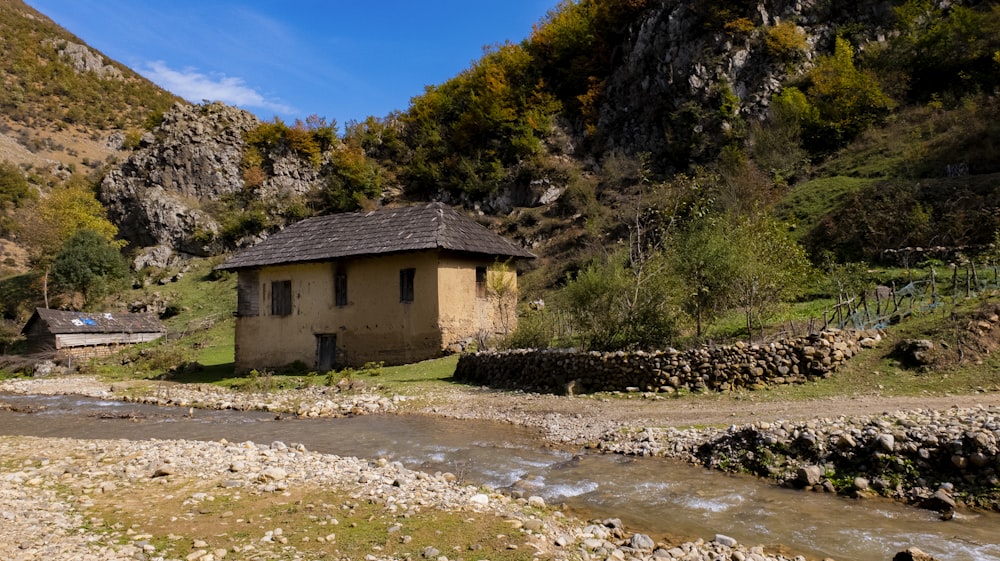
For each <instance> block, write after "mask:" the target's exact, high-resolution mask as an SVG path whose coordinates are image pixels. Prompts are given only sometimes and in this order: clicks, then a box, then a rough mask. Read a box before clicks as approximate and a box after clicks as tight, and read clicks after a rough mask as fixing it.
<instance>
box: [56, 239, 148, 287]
mask: <svg viewBox="0 0 1000 561" xmlns="http://www.w3.org/2000/svg"><path fill="white" fill-rule="evenodd" d="M128 276H129V268H128V263H126V261H125V259H124V258H123V257H122V255H121V253H119V250H118V248H117V247H116V246H115V244H114V243H113V242H110V241H109V240H107V239H106V238H105V237H104V236H102V235H101V234H99V233H97V232H95V231H94V230H89V229H84V230H80V231H78V232H77V233H76V234H74V235H73V237H71V238H70V239H69V240H67V241H66V243H65V244H64V245H63V247H62V249H61V250H60V251H59V253H58V255H56V257H55V259H54V260H53V261H52V279H53V281H54V283H55V285H56V287H58V289H59V290H61V291H64V292H79V293H81V294H83V296H84V299H85V303H93V302H95V301H98V300H100V299H101V298H103V297H104V296H106V295H107V294H108V293H109V291H111V290H113V289H115V288H119V287H123V285H124V283H125V281H126V280H127V279H128Z"/></svg>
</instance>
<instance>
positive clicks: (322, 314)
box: [218, 203, 534, 372]
mask: <svg viewBox="0 0 1000 561" xmlns="http://www.w3.org/2000/svg"><path fill="white" fill-rule="evenodd" d="M533 257H534V256H533V255H531V253H529V252H528V251H526V250H524V249H523V248H521V247H518V246H517V245H515V244H513V243H511V242H510V241H508V240H506V239H504V238H503V237H501V236H498V235H497V234H494V233H493V232H491V231H489V230H488V229H486V228H485V227H483V226H481V225H480V224H478V223H476V222H475V221H473V220H471V219H470V218H468V217H466V216H464V215H462V214H460V213H459V212H457V211H455V210H454V209H452V208H450V207H448V206H447V205H444V204H441V203H431V204H426V205H420V206H411V207H403V208H391V209H380V210H376V211H372V212H359V213H344V214H334V215H329V216H320V217H315V218H310V219H306V220H303V221H301V222H298V223H295V224H292V225H291V226H289V227H287V228H285V229H284V230H282V231H280V232H277V233H275V234H273V235H271V236H270V237H268V238H267V239H266V240H264V241H263V242H261V243H259V244H257V245H255V246H253V247H251V248H249V249H246V250H244V251H241V252H239V253H237V254H236V255H234V256H232V257H231V258H230V259H229V260H228V261H226V262H225V263H223V264H222V265H220V266H219V267H218V269H220V270H224V271H226V270H228V271H236V272H237V275H238V279H237V286H238V288H237V290H238V303H237V310H236V369H237V370H238V371H246V370H249V369H254V368H256V369H260V368H275V367H280V366H284V365H287V364H290V363H292V362H296V361H301V362H303V363H305V364H307V365H309V366H310V367H311V368H315V369H316V370H317V371H319V372H325V371H327V370H330V369H332V368H334V367H337V366H357V365H362V364H364V363H366V362H369V361H382V362H384V363H386V364H403V363H408V362H414V361H418V360H424V359H428V358H432V357H435V356H439V355H441V354H442V353H443V352H446V351H449V350H452V351H454V350H458V349H461V348H464V346H465V344H466V343H468V342H470V341H473V340H476V339H477V338H481V337H484V336H491V335H494V334H500V333H505V332H509V331H510V330H512V329H514V327H515V325H516V313H515V311H516V310H515V306H516V303H517V274H516V272H515V270H514V267H513V266H508V263H510V262H511V261H514V260H519V259H530V258H533Z"/></svg>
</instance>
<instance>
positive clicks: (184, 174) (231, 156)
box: [99, 103, 322, 256]
mask: <svg viewBox="0 0 1000 561" xmlns="http://www.w3.org/2000/svg"><path fill="white" fill-rule="evenodd" d="M259 125H260V122H259V121H258V119H257V118H256V117H255V116H254V115H253V114H251V113H249V112H247V111H243V110H241V109H237V108H234V107H229V106H227V105H225V104H222V103H210V104H205V105H188V104H182V103H178V104H175V105H174V107H173V108H172V109H171V110H170V111H168V112H167V113H165V114H164V116H163V121H162V123H160V125H158V126H157V127H156V128H154V129H153V131H152V132H147V133H145V134H144V135H143V136H142V139H141V140H140V143H139V148H138V150H136V151H135V152H134V153H132V154H131V156H129V158H128V159H127V160H126V161H125V162H123V163H122V164H121V165H119V166H117V167H115V168H113V169H111V170H110V171H109V172H108V174H107V175H106V176H105V178H104V180H103V181H102V182H101V188H100V193H99V197H100V199H101V201H102V202H103V203H104V204H105V205H106V207H107V209H108V216H109V218H110V219H111V220H112V221H113V222H114V223H115V224H117V225H118V227H119V234H120V235H121V237H123V238H124V239H126V240H128V241H129V242H130V243H131V244H132V245H133V246H135V247H151V246H158V247H161V248H169V250H173V251H178V252H181V253H186V254H191V255H197V256H206V255H212V254H215V253H218V252H219V251H221V250H222V249H223V248H222V247H221V242H220V239H219V236H218V234H219V231H220V224H221V223H222V222H223V221H224V220H225V218H226V216H225V212H226V210H225V209H226V208H227V207H226V206H225V205H221V204H219V203H220V202H222V201H225V200H226V199H227V197H233V196H243V197H249V198H256V199H258V200H270V199H274V198H277V197H281V196H284V195H302V194H305V193H308V192H310V191H312V190H313V189H315V188H316V187H317V185H318V184H319V182H320V181H321V179H322V177H321V173H320V167H319V166H315V165H312V164H310V163H309V162H306V161H303V159H302V158H300V157H299V156H298V155H296V154H295V153H294V152H292V151H291V150H289V149H287V147H282V146H276V147H274V148H273V149H272V151H271V152H270V153H269V154H267V160H268V163H269V173H268V176H267V177H266V178H265V179H264V180H262V181H261V182H260V184H258V185H254V186H253V187H252V188H251V187H249V186H247V185H246V183H245V181H244V179H243V174H242V167H241V166H242V165H243V158H244V154H245V151H246V140H245V136H246V133H248V132H249V131H252V130H254V129H255V128H257V127H258V126H259ZM160 253H161V254H163V253H164V251H163V250H162V249H161V250H160ZM166 253H169V251H168V252H166Z"/></svg>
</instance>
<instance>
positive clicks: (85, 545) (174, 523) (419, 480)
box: [0, 437, 800, 561]
mask: <svg viewBox="0 0 1000 561" xmlns="http://www.w3.org/2000/svg"><path fill="white" fill-rule="evenodd" d="M0 463H2V466H3V470H2V475H0V516H2V519H3V524H0V558H2V559H6V560H10V561H27V560H36V559H37V560H40V559H75V560H81V561H90V560H93V561H98V560H100V561H106V560H113V561H118V560H149V561H152V560H164V561H174V560H181V559H183V560H186V561H195V560H201V561H215V560H219V559H247V560H264V559H268V560H271V559H283V560H285V559H287V560H298V559H320V558H337V559H353V558H358V559H361V558H363V559H365V560H366V561H379V560H388V559H433V560H436V561H446V560H449V559H479V558H483V557H484V556H490V557H491V556H492V555H497V556H498V558H508V559H528V558H543V559H593V558H600V559H620V560H627V559H636V560H645V559H687V560H701V559H704V560H708V559H746V560H755V561H770V560H774V561H778V560H782V561H788V560H790V559H800V558H792V557H786V556H784V555H775V554H767V553H765V552H764V550H763V548H761V547H746V546H743V545H740V544H737V543H736V542H735V540H732V539H730V538H728V537H726V536H721V535H720V536H717V537H716V538H715V539H714V540H713V541H710V542H704V541H694V542H689V543H683V544H672V543H664V542H662V541H661V542H657V541H656V540H654V539H653V538H652V537H650V536H647V535H644V534H631V533H628V532H626V531H625V529H624V528H622V526H621V523H620V522H619V521H617V520H613V519H612V520H602V521H590V522H586V521H581V520H578V519H576V518H573V517H572V516H566V515H564V514H563V513H562V512H561V511H559V510H557V509H553V508H551V507H547V506H546V505H545V503H544V501H543V500H542V499H541V498H539V497H528V498H513V497H511V496H509V495H504V494H500V493H497V492H495V491H492V490H490V489H483V488H477V487H472V486H468V485H463V484H460V483H458V482H456V478H455V476H454V475H452V474H449V473H435V474H427V473H422V472H418V471H412V470H408V469H406V468H404V467H403V466H402V465H401V464H399V463H396V462H388V461H386V460H384V459H383V460H379V459H374V460H365V459H358V458H344V457H339V456H333V455H327V454H319V453H314V452H310V451H308V450H306V449H305V448H304V447H302V446H300V445H295V444H292V443H289V444H285V443H282V442H275V443H272V444H270V445H257V444H254V443H249V442H246V443H229V442H225V441H222V442H193V441H124V440H115V441H109V440H73V439H39V438H32V437H0ZM429 511H435V512H444V513H459V518H458V519H459V520H461V521H462V522H463V523H465V524H467V525H468V526H469V527H470V528H479V527H486V528H491V529H495V528H497V527H499V528H501V529H503V531H504V533H503V534H495V535H494V534H490V535H486V536H482V535H477V534H476V533H474V532H473V533H468V532H465V531H464V530H463V529H462V527H461V526H459V528H457V529H454V528H453V530H456V531H453V532H452V533H450V534H448V535H440V536H437V537H433V535H434V532H430V533H431V535H432V537H431V538H430V539H431V542H428V541H427V538H426V537H422V538H418V537H417V536H418V535H419V534H420V533H421V532H422V533H423V534H424V535H426V534H427V533H428V532H427V530H428V527H430V529H433V527H434V526H435V525H436V523H437V519H436V518H435V517H434V516H433V515H430V516H429V515H428V514H427V513H428V512H429ZM491 521H492V522H491ZM442 524H444V525H442V527H447V526H446V524H447V522H444V523H442ZM352 534H362V535H361V539H363V540H365V543H366V544H367V546H368V549H367V551H366V552H365V553H364V554H363V555H360V554H358V553H357V550H356V549H351V547H352V546H351V545H350V544H351V543H353V541H355V540H356V536H352ZM437 534H441V532H437ZM494 536H495V537H494ZM482 542H487V543H486V545H485V546H484V544H483V543H482ZM342 548H343V549H342Z"/></svg>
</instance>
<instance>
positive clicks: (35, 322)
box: [21, 308, 167, 358]
mask: <svg viewBox="0 0 1000 561" xmlns="http://www.w3.org/2000/svg"><path fill="white" fill-rule="evenodd" d="M166 332H167V329H166V327H164V326H163V324H162V323H161V322H160V320H159V318H157V317H156V315H155V314H145V313H144V314H133V313H127V312H113V313H112V312H105V313H85V312H72V311H66V310H49V309H46V308H38V309H36V310H35V313H33V314H32V315H31V317H30V318H28V322H27V323H25V324H24V328H23V329H21V334H22V335H24V337H25V342H26V343H27V347H28V352H29V353H46V352H55V353H56V354H57V355H60V356H64V357H73V358H89V357H98V356H108V355H110V354H112V353H114V352H116V351H118V350H121V348H122V347H125V346H129V345H135V344H138V343H146V342H149V341H155V340H157V339H159V338H160V337H163V335H165V334H166Z"/></svg>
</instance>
